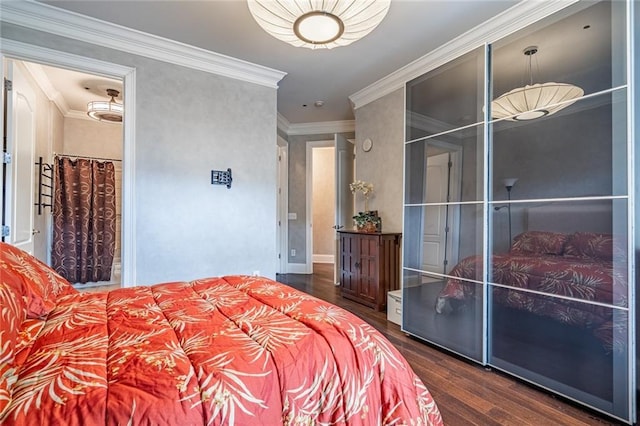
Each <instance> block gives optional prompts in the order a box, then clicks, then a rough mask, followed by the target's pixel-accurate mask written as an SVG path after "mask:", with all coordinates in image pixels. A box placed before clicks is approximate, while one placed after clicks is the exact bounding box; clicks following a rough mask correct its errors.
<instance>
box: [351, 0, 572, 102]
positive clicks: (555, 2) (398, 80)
mask: <svg viewBox="0 0 640 426" xmlns="http://www.w3.org/2000/svg"><path fill="white" fill-rule="evenodd" d="M577 1H578V0H548V1H539V0H523V1H522V2H520V3H518V4H516V5H514V6H513V7H511V8H509V9H507V10H505V11H504V12H502V13H500V14H498V15H496V16H494V17H493V18H491V19H489V20H487V21H485V22H483V23H482V24H480V25H478V26H476V27H474V28H472V29H470V30H469V31H467V32H466V33H464V34H462V35H460V36H458V37H456V38H454V39H453V40H451V41H450V42H448V43H445V44H443V45H442V46H440V47H438V48H436V49H434V50H432V51H431V52H430V53H427V54H426V55H425V56H423V57H421V58H418V59H416V60H415V61H413V62H411V63H409V64H408V65H405V66H404V67H402V68H400V69H398V70H396V71H394V72H392V73H391V74H389V75H387V76H386V77H383V78H381V79H380V80H378V81H376V82H375V83H373V84H371V85H369V86H367V87H365V88H364V89H362V90H360V91H358V92H356V93H354V94H353V95H351V96H349V99H350V100H351V102H352V103H353V105H354V109H357V108H360V107H362V106H364V105H367V104H368V103H370V102H373V101H375V100H376V99H380V98H382V97H383V96H386V95H388V94H389V93H391V92H393V91H395V90H398V89H400V88H403V87H404V85H405V84H406V83H407V82H408V81H411V80H413V79H414V78H416V77H419V76H421V75H422V74H424V73H426V72H428V71H430V70H432V69H435V68H437V67H439V66H441V65H444V64H446V63H447V62H449V61H451V60H453V59H455V58H457V57H459V56H460V55H462V54H464V53H466V52H469V51H471V50H473V49H475V48H478V47H480V46H482V45H484V44H485V43H493V42H495V41H497V40H499V39H501V38H503V37H505V36H506V35H508V34H511V33H513V32H515V31H517V30H519V29H521V28H523V27H525V26H527V25H529V24H532V23H534V22H536V21H538V20H540V19H542V18H544V17H546V16H549V15H551V14H552V13H555V12H557V11H559V10H561V9H564V8H565V7H567V6H570V5H571V4H573V3H575V2H577Z"/></svg>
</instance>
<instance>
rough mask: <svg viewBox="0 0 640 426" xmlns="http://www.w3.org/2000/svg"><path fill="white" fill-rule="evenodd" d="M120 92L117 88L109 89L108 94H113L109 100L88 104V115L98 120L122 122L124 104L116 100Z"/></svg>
mask: <svg viewBox="0 0 640 426" xmlns="http://www.w3.org/2000/svg"><path fill="white" fill-rule="evenodd" d="M119 94H120V92H118V91H117V90H115V89H107V96H111V100H109V101H93V102H89V103H88V104H87V115H88V116H89V117H91V118H93V119H95V120H98V121H109V122H112V123H121V122H122V112H123V107H122V104H119V103H117V102H116V98H117V97H118V95H119Z"/></svg>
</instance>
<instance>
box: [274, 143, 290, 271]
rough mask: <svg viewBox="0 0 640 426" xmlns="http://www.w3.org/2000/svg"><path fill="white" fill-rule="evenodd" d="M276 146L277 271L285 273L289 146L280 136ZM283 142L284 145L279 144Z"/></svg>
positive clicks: (287, 241) (287, 240)
mask: <svg viewBox="0 0 640 426" xmlns="http://www.w3.org/2000/svg"><path fill="white" fill-rule="evenodd" d="M277 140H278V147H277V150H276V155H277V156H278V189H279V192H278V194H277V200H278V222H279V226H278V230H279V232H278V250H277V252H278V254H280V259H279V261H278V271H279V272H278V273H280V274H286V273H287V272H288V269H287V263H288V262H287V258H288V256H289V220H288V213H289V147H288V146H287V144H286V141H285V140H284V139H282V137H281V136H278V137H277ZM282 143H284V145H281V144H282Z"/></svg>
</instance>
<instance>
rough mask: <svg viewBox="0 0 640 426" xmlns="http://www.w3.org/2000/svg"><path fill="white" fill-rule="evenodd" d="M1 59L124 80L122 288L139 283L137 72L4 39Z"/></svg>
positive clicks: (1, 9) (1, 39)
mask: <svg viewBox="0 0 640 426" xmlns="http://www.w3.org/2000/svg"><path fill="white" fill-rule="evenodd" d="M5 4H6V3H3V4H2V5H0V11H3V6H4V5H5ZM3 19H4V17H3ZM0 55H1V56H2V57H3V58H4V57H9V58H12V59H18V60H21V61H31V62H36V63H41V64H46V65H51V66H54V67H59V68H67V69H72V70H75V71H80V72H88V73H92V74H98V75H102V76H105V77H111V78H117V79H122V80H123V88H124V93H125V94H126V100H125V102H124V114H125V120H124V121H123V159H124V160H125V161H123V166H122V168H123V170H122V253H121V258H122V285H123V286H131V285H134V284H135V282H136V257H135V253H136V246H135V244H136V235H135V230H136V227H135V221H136V209H135V119H136V117H135V112H136V108H135V105H136V70H135V68H130V67H125V66H122V65H117V64H113V63H110V62H104V61H100V60H97V59H92V58H86V57H83V56H78V55H74V54H71V53H67V52H61V51H57V50H53V49H48V48H45V47H41V46H36V45H31V44H26V43H22V42H18V41H14V40H9V39H4V38H0Z"/></svg>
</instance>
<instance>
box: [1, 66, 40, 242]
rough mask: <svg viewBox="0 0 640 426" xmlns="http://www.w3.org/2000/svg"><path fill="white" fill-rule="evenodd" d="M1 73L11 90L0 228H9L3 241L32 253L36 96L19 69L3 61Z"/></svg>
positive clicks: (8, 99) (7, 114)
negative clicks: (8, 158)
mask: <svg viewBox="0 0 640 426" xmlns="http://www.w3.org/2000/svg"><path fill="white" fill-rule="evenodd" d="M5 69H6V73H5V76H6V78H7V79H8V80H10V81H11V82H12V83H11V84H12V89H11V90H10V91H9V92H7V93H6V100H7V111H6V120H7V134H6V138H7V150H6V152H7V153H9V154H10V155H11V161H10V162H8V163H6V164H5V165H4V166H5V170H6V172H5V176H6V181H5V182H3V188H4V191H5V194H4V202H5V206H4V209H3V212H4V217H3V224H4V225H8V226H9V235H8V236H5V237H4V241H6V242H8V243H9V244H12V245H15V246H16V247H19V248H20V249H22V250H25V251H26V252H28V253H33V214H34V192H35V187H34V177H35V176H34V172H35V157H34V152H35V140H36V139H35V138H36V130H35V129H36V127H35V126H36V96H35V92H34V90H33V89H32V87H31V85H30V84H29V81H28V80H27V78H26V75H25V71H24V70H23V69H22V68H21V66H19V65H18V64H17V63H15V62H12V61H6V68H5Z"/></svg>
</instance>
